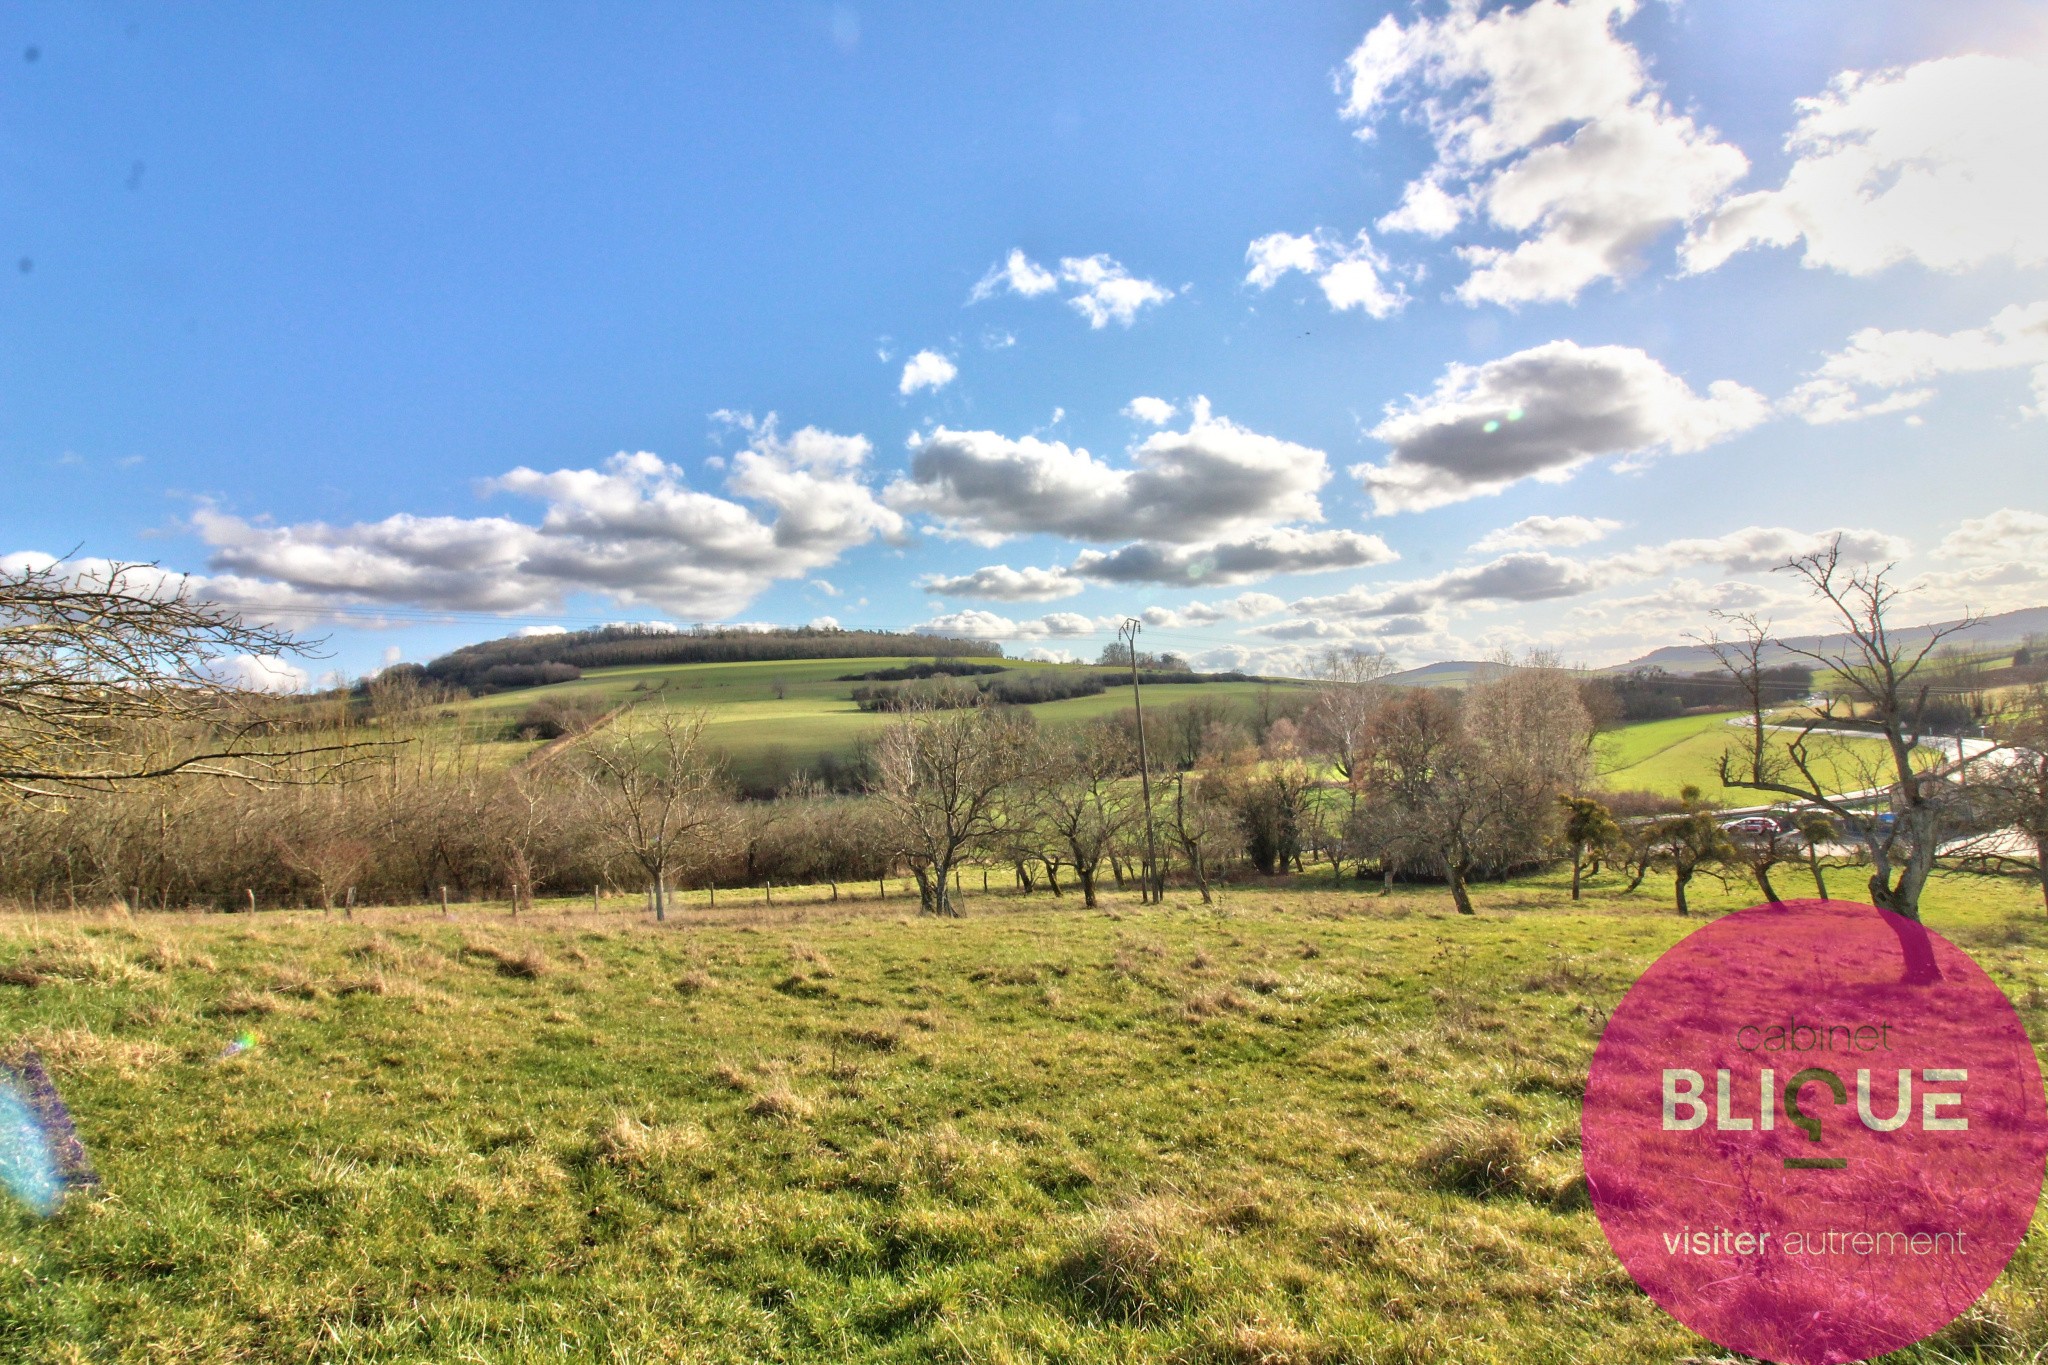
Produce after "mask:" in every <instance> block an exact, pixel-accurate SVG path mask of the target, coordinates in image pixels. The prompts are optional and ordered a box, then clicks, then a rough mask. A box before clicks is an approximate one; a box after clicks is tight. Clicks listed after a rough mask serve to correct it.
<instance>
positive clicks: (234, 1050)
mask: <svg viewBox="0 0 2048 1365" xmlns="http://www.w3.org/2000/svg"><path fill="white" fill-rule="evenodd" d="M255 1046H256V1035H255V1034H253V1033H238V1034H236V1035H235V1036H234V1037H233V1038H232V1039H230V1040H229V1041H228V1045H227V1046H226V1047H224V1048H222V1049H221V1051H220V1055H221V1056H222V1057H223V1058H227V1057H239V1056H241V1055H242V1054H243V1053H245V1052H247V1051H248V1050H249V1049H250V1048H252V1047H255Z"/></svg>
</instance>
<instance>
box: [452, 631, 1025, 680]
mask: <svg viewBox="0 0 2048 1365" xmlns="http://www.w3.org/2000/svg"><path fill="white" fill-rule="evenodd" d="M1002 652H1003V650H1002V646H1000V645H995V644H990V643H989V642H988V641H986V640H959V639H954V638H952V637H950V636H943V635H907V634H898V633H896V632H893V631H880V630H824V629H818V628H814V627H810V626H804V627H798V628H794V629H789V630H717V629H706V628H703V627H699V628H697V629H694V630H683V631H657V630H648V629H645V628H643V627H636V626H599V627H597V628H595V629H593V630H577V631H570V632H567V633H565V634H561V635H524V636H507V637H505V638H504V639H502V640H485V641H482V642H481V643H478V644H473V645H464V646H463V647H462V648H460V649H458V650H455V651H453V652H452V653H448V654H443V655H442V656H441V657H440V658H438V659H436V660H434V661H433V662H432V663H430V664H428V665H427V666H426V669H425V670H424V671H425V675H426V677H428V678H430V679H432V680H433V681H435V682H438V683H443V684H446V685H447V686H450V687H460V688H464V689H466V690H468V691H470V692H478V693H482V692H505V691H510V690H511V689H513V688H519V687H541V686H544V685H546V684H548V683H558V682H568V681H570V680H571V679H573V678H579V677H581V676H582V675H583V670H584V669H586V668H623V667H634V666H637V667H643V668H644V667H648V666H651V665H655V664H726V663H748V662H752V661H755V660H765V659H865V658H872V657H878V656H887V657H891V658H904V657H910V658H915V657H920V656H921V657H924V658H928V659H932V658H955V657H960V656H975V657H980V658H990V657H1001V655H1002Z"/></svg>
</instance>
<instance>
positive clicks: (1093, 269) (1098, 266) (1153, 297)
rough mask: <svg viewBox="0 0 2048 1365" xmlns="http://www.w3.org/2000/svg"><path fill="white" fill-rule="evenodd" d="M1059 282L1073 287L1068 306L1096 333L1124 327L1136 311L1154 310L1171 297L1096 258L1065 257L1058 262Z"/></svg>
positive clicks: (1165, 290) (1160, 288) (1168, 291)
mask: <svg viewBox="0 0 2048 1365" xmlns="http://www.w3.org/2000/svg"><path fill="white" fill-rule="evenodd" d="M1060 279H1061V280H1062V281H1063V282H1064V283H1067V284H1070V285H1073V286H1074V287H1075V292H1074V293H1073V294H1072V295H1071V296H1069V297H1068V299H1067V304H1068V306H1070V307H1071V308H1073V309H1074V311H1075V312H1077V313H1079V314H1080V315H1081V316H1082V317H1084V318H1086V319H1088V325H1089V326H1090V327H1094V328H1098V329H1100V328H1102V327H1105V326H1107V325H1108V324H1109V323H1111V322H1113V321H1114V322H1119V323H1122V324H1123V325H1124V326H1126V327H1128V326H1130V325H1131V323H1132V322H1134V321H1135V320H1136V319H1137V316H1138V312H1139V310H1140V309H1143V308H1151V307H1157V306H1158V305H1160V304H1162V303H1165V302H1166V301H1167V300H1168V299H1170V298H1172V297H1173V291H1172V290H1171V289H1168V288H1167V287H1166V286H1164V285H1160V284H1154V283H1153V282H1152V281H1151V280H1141V279H1139V278H1138V277H1137V276H1135V275H1133V274H1131V273H1130V272H1129V271H1128V270H1125V269H1124V268H1123V266H1121V265H1119V264H1118V263H1117V262H1116V261H1113V260H1111V259H1110V258H1109V257H1107V256H1103V255H1100V254H1098V255H1094V256H1079V257H1076V256H1068V257H1065V258H1064V259H1062V260H1061V261H1060Z"/></svg>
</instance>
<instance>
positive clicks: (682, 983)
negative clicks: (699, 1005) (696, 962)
mask: <svg viewBox="0 0 2048 1365" xmlns="http://www.w3.org/2000/svg"><path fill="white" fill-rule="evenodd" d="M717 985H718V980H717V978H715V977H713V976H712V975H711V973H709V972H707V971H705V970H704V969H703V968H702V967H692V968H690V970H689V971H687V972H684V973H683V974H682V975H681V976H679V977H677V978H676V990H677V991H678V992H679V993H681V994H683V995H702V994H703V993H704V992H706V991H708V990H711V989H712V988H713V987H715V986H717Z"/></svg>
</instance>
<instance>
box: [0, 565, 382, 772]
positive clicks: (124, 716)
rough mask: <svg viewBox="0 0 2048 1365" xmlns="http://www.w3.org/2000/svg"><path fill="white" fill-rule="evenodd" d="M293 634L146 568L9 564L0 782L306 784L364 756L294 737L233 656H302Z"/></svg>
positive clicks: (1, 623)
mask: <svg viewBox="0 0 2048 1365" xmlns="http://www.w3.org/2000/svg"><path fill="white" fill-rule="evenodd" d="M304 652H306V646H305V645H304V644H303V643H302V642H301V641H299V640H298V639H296V638H295V637H293V636H292V635H291V634H289V633H288V632H286V631H283V630H280V629H277V628H275V627H272V626H263V625H254V624H251V623H249V622H247V621H244V620H243V619H242V618H241V617H240V616H238V615H236V614H234V613H233V612H231V611H228V610H226V609H224V608H222V607H219V606H217V605H215V604H213V603H210V602H205V601H201V600H199V599H197V598H195V597H194V596H193V595H192V593H191V590H190V585H189V584H188V583H187V582H186V581H185V580H184V579H182V578H178V577H174V576H172V575H168V574H165V573H163V572H162V571H161V570H159V569H157V568H156V567H154V566H153V565H148V564H112V565H107V566H105V567H90V568H74V567H69V566H67V565H65V564H63V563H61V562H60V563H54V564H48V565H44V566H41V567H29V568H23V569H17V570H11V571H0V791H4V792H8V793H11V794H13V795H15V796H17V797H31V798H32V797H49V796H62V795H65V794H69V793H76V792H83V791H109V790H117V789H119V788H122V787H124V786H129V785H132V784H134V783H138V782H146V781H150V780H153V779H159V778H164V777H168V776H171V775H173V774H176V773H207V774H213V775H216V776H223V777H234V778H241V779H244V780H252V781H292V780H308V779H310V778H317V777H320V776H326V775H331V773H332V771H333V770H334V769H335V768H336V767H337V766H345V765H346V764H348V763H349V762H352V761H357V760H361V759H363V758H366V757H369V756H370V755H371V754H372V753H373V752H374V750H375V748H376V746H373V745H365V744H362V743H360V742H357V741H352V740H350V739H348V738H347V737H346V736H343V737H341V738H340V739H338V740H336V741H335V742H331V743H324V744H317V745H315V744H290V743H282V742H280V741H281V740H282V739H284V738H285V737H284V736H281V735H279V734H277V733H276V731H275V726H274V720H275V717H274V716H273V715H272V714H271V709H272V708H271V707H270V706H268V705H266V704H264V702H263V699H262V698H260V697H259V696H257V695H256V694H253V693H251V692H248V691H246V690H244V689H242V688H239V687H237V686H235V685H234V684H233V682H232V681H231V680H230V679H229V677H228V675H227V673H226V670H227V669H228V668H230V667H231V666H232V665H233V664H234V663H235V662H236V661H237V660H241V659H247V660H252V661H256V662H257V663H258V664H259V666H260V664H261V662H262V661H266V660H275V659H277V658H278V657H280V656H282V655H286V654H303V653H304Z"/></svg>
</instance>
